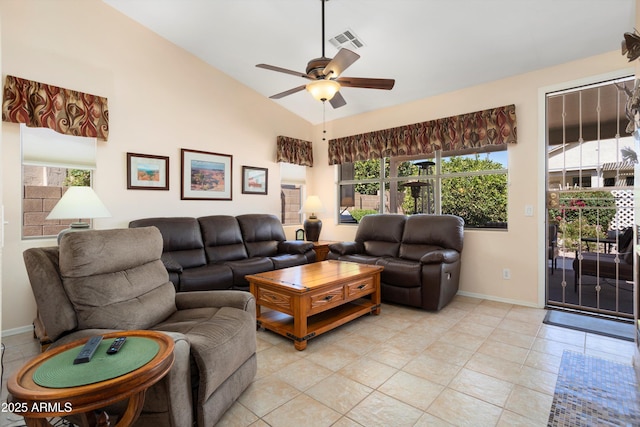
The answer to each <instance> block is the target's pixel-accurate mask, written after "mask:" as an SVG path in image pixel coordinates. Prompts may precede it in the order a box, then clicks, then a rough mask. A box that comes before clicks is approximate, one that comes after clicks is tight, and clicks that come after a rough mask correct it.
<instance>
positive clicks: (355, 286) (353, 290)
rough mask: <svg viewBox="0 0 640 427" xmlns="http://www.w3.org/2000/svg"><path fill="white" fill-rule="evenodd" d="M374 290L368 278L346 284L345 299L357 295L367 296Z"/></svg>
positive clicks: (371, 280) (370, 279)
mask: <svg viewBox="0 0 640 427" xmlns="http://www.w3.org/2000/svg"><path fill="white" fill-rule="evenodd" d="M374 289H375V286H374V284H373V278H372V277H368V278H366V279H361V280H358V281H355V282H353V283H349V284H347V298H353V297H357V296H359V295H363V296H364V295H369V294H370V293H372V292H373V291H374Z"/></svg>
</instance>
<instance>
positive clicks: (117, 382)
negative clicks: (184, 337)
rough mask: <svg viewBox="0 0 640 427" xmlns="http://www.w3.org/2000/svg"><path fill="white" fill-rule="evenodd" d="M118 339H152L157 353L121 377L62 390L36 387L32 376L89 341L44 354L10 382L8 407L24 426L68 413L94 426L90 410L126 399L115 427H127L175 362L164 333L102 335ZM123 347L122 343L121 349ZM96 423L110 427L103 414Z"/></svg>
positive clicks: (39, 424) (37, 425)
mask: <svg viewBox="0 0 640 427" xmlns="http://www.w3.org/2000/svg"><path fill="white" fill-rule="evenodd" d="M121 336H125V337H142V338H147V339H151V340H153V341H155V342H156V343H157V344H158V346H159V350H158V352H157V353H156V355H155V356H154V357H153V358H152V359H151V360H150V361H149V362H147V363H146V364H144V365H143V366H141V367H139V368H137V369H135V370H133V371H131V372H128V373H126V374H124V375H120V376H117V377H115V378H110V379H106V380H104V381H100V382H96V383H92V384H87V385H80V386H76V387H64V388H49V387H43V386H41V385H38V384H37V383H36V382H35V381H34V378H33V377H34V373H35V372H36V371H37V369H38V368H39V367H40V366H41V365H42V364H43V363H45V362H46V361H47V360H49V359H51V358H52V357H54V356H56V355H59V354H60V353H63V352H65V351H67V350H69V349H72V348H74V347H78V346H83V345H84V344H85V343H86V342H87V341H88V339H89V338H85V339H82V340H78V341H74V342H71V343H68V344H65V345H63V346H60V347H58V348H55V349H53V350H49V351H46V352H44V353H42V354H40V355H38V356H36V357H35V358H34V359H32V360H31V361H29V362H27V363H26V364H25V365H24V366H23V367H22V368H21V369H20V370H19V371H18V372H17V373H16V374H15V375H14V376H13V377H11V379H9V382H8V383H7V389H8V391H9V393H10V395H9V399H8V402H7V405H8V407H9V408H10V409H11V410H12V411H13V412H14V413H16V414H19V415H22V416H23V417H24V419H25V422H26V424H27V426H29V427H42V426H50V425H51V424H50V423H49V421H48V419H47V418H51V417H58V416H67V415H71V414H86V413H89V416H85V417H84V419H85V421H86V422H88V423H95V422H96V420H95V419H94V420H93V421H90V418H91V417H92V416H93V413H92V411H94V410H97V409H100V408H104V407H106V406H108V405H111V404H114V403H116V402H119V401H122V400H125V399H129V402H128V404H127V408H126V410H125V412H124V414H123V415H122V416H121V417H120V419H119V420H118V424H117V426H118V427H126V426H130V425H131V424H133V422H134V421H135V420H136V419H137V418H138V416H139V415H140V412H141V411H142V405H143V404H144V396H145V392H146V391H147V389H148V388H149V387H151V386H152V385H153V384H155V383H157V382H158V381H160V379H162V377H164V376H165V375H166V374H167V373H168V372H169V370H170V369H171V366H172V365H173V361H174V355H173V340H172V339H171V338H170V337H169V336H167V335H166V334H163V333H160V332H156V331H124V332H113V333H108V334H104V335H103V338H104V339H105V340H106V339H110V338H116V337H121ZM126 345H127V344H126V343H125V346H124V347H123V350H124V349H125V347H126ZM121 351H122V350H121ZM94 357H96V356H95V355H94ZM97 423H98V425H101V426H103V425H106V426H109V425H110V423H109V420H108V417H107V416H106V415H105V416H102V417H99V421H98V422H97Z"/></svg>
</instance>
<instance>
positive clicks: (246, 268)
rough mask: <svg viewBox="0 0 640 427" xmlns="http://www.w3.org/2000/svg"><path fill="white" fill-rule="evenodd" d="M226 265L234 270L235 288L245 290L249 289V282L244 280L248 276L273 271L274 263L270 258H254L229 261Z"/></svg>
mask: <svg viewBox="0 0 640 427" xmlns="http://www.w3.org/2000/svg"><path fill="white" fill-rule="evenodd" d="M225 265H228V266H229V267H231V270H233V286H234V287H239V288H243V289H245V288H246V289H248V288H249V282H248V281H247V279H245V278H244V276H246V275H247V274H256V273H262V272H263V271H270V270H273V262H272V261H271V259H270V258H264V257H254V258H247V259H240V260H237V261H227V262H225Z"/></svg>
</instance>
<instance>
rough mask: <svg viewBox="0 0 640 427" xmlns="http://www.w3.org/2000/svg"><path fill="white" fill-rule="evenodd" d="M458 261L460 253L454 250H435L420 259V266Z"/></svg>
mask: <svg viewBox="0 0 640 427" xmlns="http://www.w3.org/2000/svg"><path fill="white" fill-rule="evenodd" d="M459 259H460V252H458V251H456V250H454V249H437V250H435V251H429V252H427V253H426V254H424V255H422V257H421V258H420V263H421V264H439V263H443V262H444V263H445V264H451V263H453V262H456V261H458V260H459Z"/></svg>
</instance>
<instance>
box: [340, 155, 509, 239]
mask: <svg viewBox="0 0 640 427" xmlns="http://www.w3.org/2000/svg"><path fill="white" fill-rule="evenodd" d="M499 148H500V149H499V150H498V151H488V152H484V153H477V154H465V155H452V156H443V155H442V153H441V152H438V153H436V155H435V156H434V157H431V158H428V157H392V158H384V159H380V160H378V159H375V160H367V161H360V162H356V163H345V164H342V165H340V166H339V168H340V169H339V171H340V180H339V183H338V186H339V192H338V193H339V195H340V201H339V205H340V211H339V215H340V219H339V222H340V223H357V222H358V221H359V220H360V218H362V216H364V215H366V214H369V213H378V212H380V213H382V212H387V213H400V214H413V213H428V214H440V213H442V214H454V215H458V216H461V217H462V218H464V220H465V226H466V227H470V228H479V227H492V228H495V227H497V228H504V227H506V224H507V151H506V149H505V147H499ZM381 189H383V191H381Z"/></svg>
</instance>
